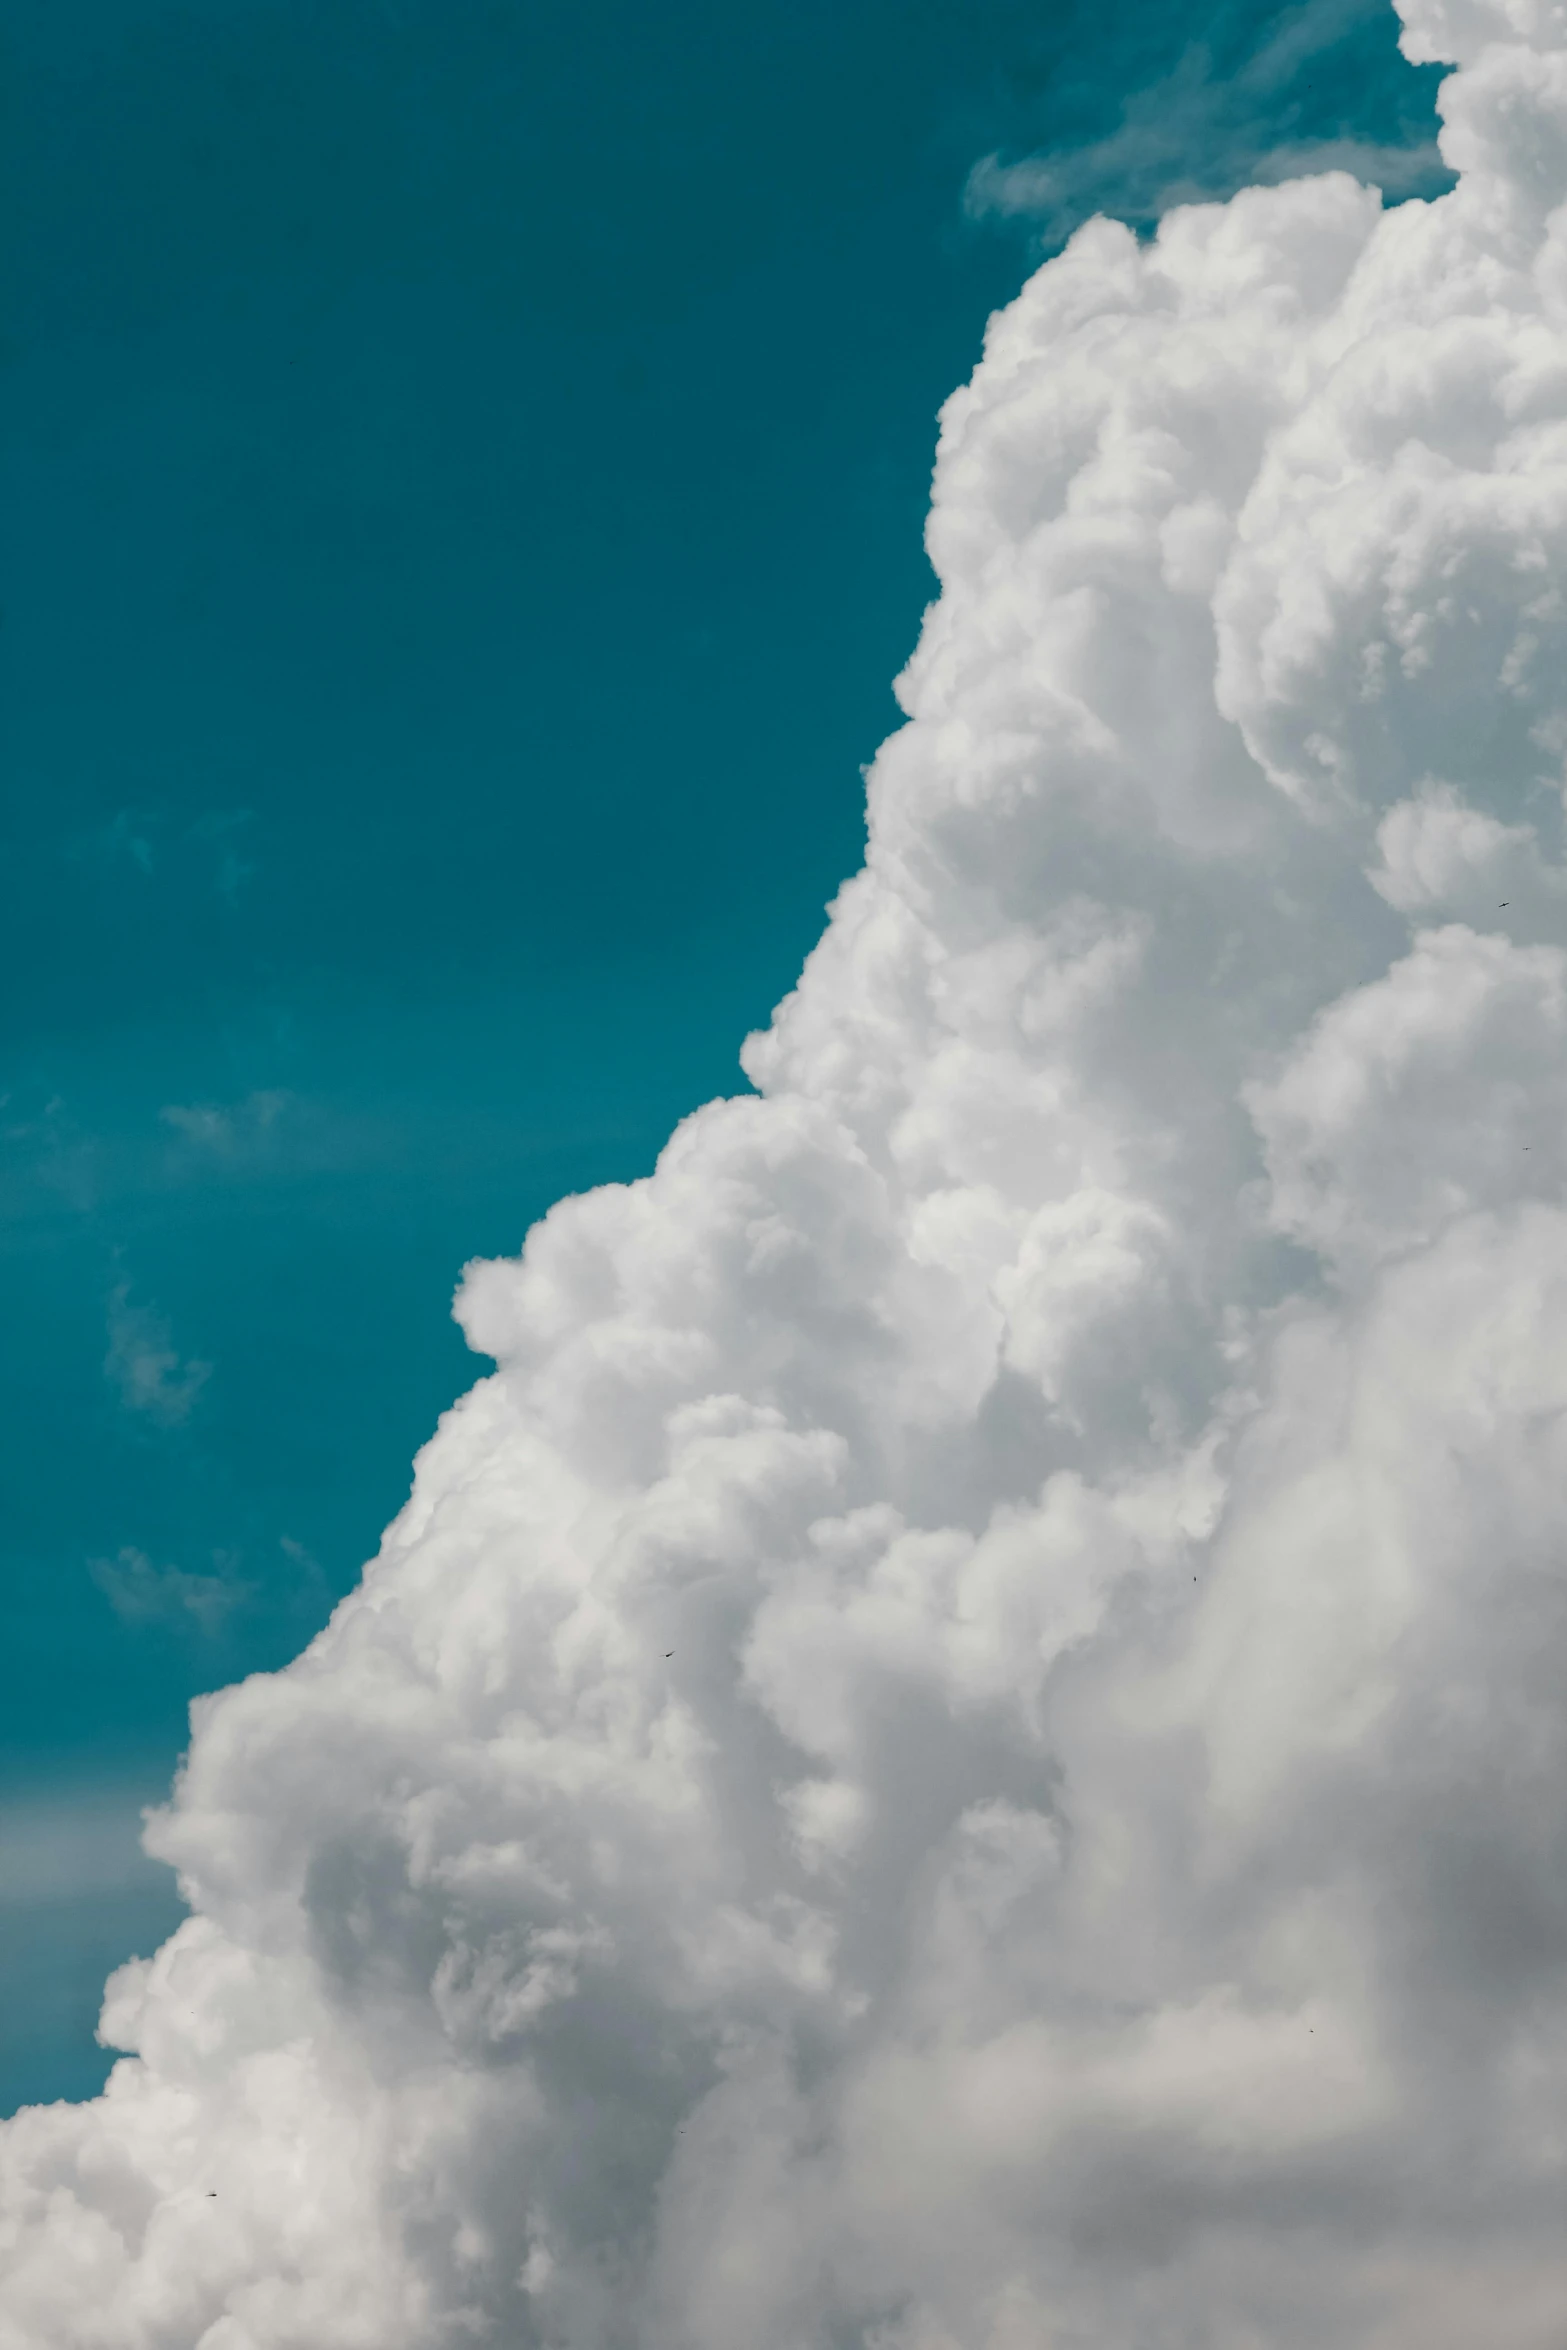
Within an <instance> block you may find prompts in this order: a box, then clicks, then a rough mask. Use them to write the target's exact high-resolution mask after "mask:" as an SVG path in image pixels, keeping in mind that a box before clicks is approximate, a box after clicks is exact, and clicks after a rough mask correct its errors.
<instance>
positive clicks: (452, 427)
mask: <svg viewBox="0 0 1567 2350" xmlns="http://www.w3.org/2000/svg"><path fill="white" fill-rule="evenodd" d="M0 71H3V76H4V85H5V92H6V95H5V100H4V104H5V113H6V127H5V137H4V140H3V142H0V152H3V158H4V160H3V162H0V171H3V173H4V175H5V176H6V178H7V180H8V182H9V184H8V185H7V186H6V187H5V188H4V190H3V191H0V207H3V212H4V216H5V217H6V218H7V219H8V221H9V222H10V223H11V233H10V234H9V236H8V239H7V241H6V249H5V253H4V256H3V267H4V272H5V278H6V285H5V292H4V304H3V315H4V320H5V329H4V334H5V340H4V347H3V351H0V358H3V367H0V401H3V417H4V426H3V446H0V467H3V474H4V481H3V496H4V503H5V510H6V513H7V517H8V519H7V525H6V531H5V542H4V551H3V565H4V578H3V581H0V725H3V738H0V757H3V762H4V766H3V839H4V851H5V853H4V857H3V860H0V888H3V891H4V916H3V921H0V956H3V957H4V959H5V965H6V969H5V985H4V990H3V1001H4V1006H5V1037H4V1047H5V1050H4V1071H3V1075H0V1093H3V1096H4V1101H3V1108H0V1145H3V1155H0V1200H3V1220H0V1285H3V1295H0V1310H3V1313H4V1319H5V1327H6V1330H7V1332H8V1336H9V1344H8V1345H7V1347H6V1349H5V1355H4V1373H3V1375H4V1379H5V1396H4V1408H3V1425H4V1428H5V1430H6V1439H7V1453H8V1459H7V1465H6V1480H5V1483H6V1495H7V1508H6V1513H5V1518H4V1523H3V1529H0V1544H3V1573H4V1582H5V1608H6V1625H7V1636H6V1639H5V1641H4V1643H3V1646H0V1676H3V1683H0V1686H3V1706H0V1759H3V1767H4V1775H5V1792H6V1810H5V1817H4V1822H3V1824H0V2016H3V2018H4V2030H5V2045H4V2050H3V2055H0V2109H3V2110H9V2109H10V2108H11V2107H13V2106H14V2105H15V2104H16V2103H18V2102H19V2101H23V2100H27V2099H36V2098H43V2097H51V2096H58V2095H72V2096H76V2095H81V2094H84V2093H86V2092H88V2091H90V2090H91V2089H92V2088H94V2087H95V2086H96V2085H97V2083H98V2082H99V2081H100V2080H101V2078H102V2075H103V2072H104V2070H105V2069H106V2059H105V2057H104V2056H103V2054H102V2052H101V2051H99V2050H98V2049H97V2048H96V2047H95V2046H94V2044H93V2039H92V2025H93V2021H94V2017H95V2014H96V2008H97V2001H98V1995H99V1991H100V1987H101V1983H102V1979H103V1975H104V1973H105V1971H106V1969H107V1968H108V1967H109V1966H111V1965H113V1964H114V1963H116V1962H117V1961H118V1960H119V1959H121V1958H123V1957H124V1956H126V1955H128V1954H129V1953H130V1952H131V1951H133V1950H138V1949H141V1950H145V1949H147V1948H149V1947H150V1946H151V1944H152V1943H153V1942H154V1941H155V1940H156V1939H157V1938H158V1937H159V1936H161V1934H162V1933H164V1932H165V1931H166V1930H167V1928H168V1926H169V1925H170V1924H171V1923H172V1921H173V1918H174V1916H175V1915H176V1914H177V1912H176V1907H175V1904H174V1901H173V1896H172V1892H171V1891H170V1889H169V1887H168V1883H167V1879H166V1876H165V1875H164V1874H163V1872H160V1871H157V1870H154V1869H153V1868H152V1867H151V1865H150V1864H148V1863H145V1862H143V1861H141V1860H140V1859H139V1858H138V1856H137V1854H136V1851H135V1825H136V1817H137V1810H138V1806H139V1805H140V1804H141V1803H142V1802H144V1801H146V1800H149V1799H150V1798H153V1797H155V1796H156V1795H157V1794H158V1792H159V1791H160V1790H161V1788H162V1787H163V1786H164V1785H165V1784H166V1783H167V1779H168V1776H169V1773H170V1770H171V1768H172V1766H173V1763H174V1761H175V1759H176V1757H177V1755H178V1752H179V1749H180V1747H181V1744H182V1742H183V1737H184V1732H185V1722H186V1707H187V1705H188V1702H189V1700H190V1698H191V1696H192V1695H193V1694H195V1693H196V1692H199V1691H200V1690H202V1689H204V1688H211V1687H214V1686H217V1685H218V1684H220V1683H222V1682H224V1681H227V1680H230V1679H232V1678H234V1677H235V1676H236V1675H239V1674H242V1673H244V1672H246V1671H249V1670H253V1669H257V1668H265V1667H267V1666H270V1665H274V1664H277V1663H279V1662H281V1661H282V1660H283V1659H284V1658H285V1657H287V1656H288V1655H290V1654H292V1653H293V1652H294V1651H295V1650H296V1649H297V1648H298V1647H299V1645H300V1644H301V1643H302V1641H303V1640H305V1639H306V1638H308V1636H309V1635H310V1633H311V1632H312V1631H313V1630H314V1629H315V1628H316V1627H317V1626H318V1625H319V1624H320V1623H321V1622H322V1621H323V1619H324V1617H325V1614H326V1613H327V1611H328V1609H329V1608H330V1606H331V1604H332V1601H333V1598H334V1597H335V1596H336V1595H338V1594H339V1593H341V1592H342V1591H343V1590H345V1589H346V1588H347V1587H348V1586H349V1585H350V1584H351V1583H352V1581H353V1579H354V1577H355V1575H356V1574H357V1571H358V1568H359V1566H360V1564H361V1562H362V1560H363V1559H364V1557H365V1556H366V1555H367V1554H368V1553H369V1552H370V1551H372V1550H373V1549H374V1546H375V1543H376V1539H377V1536H378V1533H379V1530H380V1528H381V1526H382V1524H383V1523H384V1522H385V1520H386V1519H387V1518H388V1517H389V1516H390V1515H391V1514H392V1512H393V1511H394V1510H395V1509H396V1508H397V1507H398V1505H399V1503H400V1501H401V1500H402V1497H403V1494H404V1492H405V1490H406V1486H407V1480H408V1474H409V1463H410V1460H411V1458H412V1454H413V1452H414V1450H415V1448H416V1447H417V1445H418V1444H419V1443H420V1441H421V1440H422V1438H423V1437H424V1436H425V1435H426V1434H427V1433H428V1432H429V1430H430V1429H431V1427H432V1426H433V1424H434V1420H435V1417H436V1415H437V1413H438V1412H439V1411H440V1410H441V1408H442V1407H443V1406H444V1405H445V1404H446V1403H447V1402H449V1401H450V1400H451V1399H452V1397H453V1396H454V1395H455V1394H457V1393H458V1392H459V1391H460V1389H461V1388H462V1387H463V1386H465V1385H466V1384H468V1382H469V1380H470V1379H471V1377H472V1376H473V1375H474V1373H475V1371H476V1370H478V1369H479V1368H480V1367H481V1366H479V1365H477V1364H476V1363H475V1362H474V1361H473V1359H472V1358H471V1357H469V1356H468V1355H467V1354H466V1353H465V1351H464V1349H463V1347H462V1344H461V1341H460V1339H459V1337H458V1335H457V1333H456V1331H455V1330H454V1328H453V1327H452V1326H451V1324H450V1322H449V1320H448V1315H447V1305H448V1300H449V1297H450V1293H451V1289H452V1286H453V1282H454V1280H455V1278H456V1275H457V1273H458V1271H459V1269H460V1267H461V1265H462V1263H463V1261H464V1260H465V1259H467V1258H469V1257H471V1256H474V1255H481V1254H492V1253H500V1252H510V1251H514V1250H515V1249H516V1248H517V1246H518V1245H519V1244H520V1242H521V1239H522V1237H523V1234H524V1232H525V1230H526V1228H527V1226H528V1224H529V1223H530V1222H531V1221H532V1220H533V1219H534V1218H535V1217H536V1216H537V1215H539V1214H540V1213H541V1212H542V1211H543V1209H544V1208H545V1207H547V1206H548V1204H549V1203H550V1201H551V1200H552V1199H554V1198H556V1197H557V1196H559V1195H560V1194H561V1193H562V1192H564V1191H568V1190H575V1189H580V1188H582V1187H584V1186H586V1185H590V1184H593V1183H596V1182H600V1181H603V1180H605V1179H607V1178H610V1177H623V1176H630V1175H635V1174H637V1173H640V1172H642V1171H643V1170H645V1169H646V1168H647V1166H649V1165H650V1163H651V1161H652V1159H653V1157H654V1155H655V1153H656V1151H657V1149H658V1146H659V1144H660V1143H661V1141H662V1140H663V1138H664V1136H665V1135H666V1134H667V1132H668V1130H669V1128H670V1126H671V1125H672V1123H673V1122H674V1121H675V1119H676V1118H678V1117H679V1116H680V1114H681V1113H682V1112H683V1111H685V1110H686V1109H688V1108H690V1107H691V1106H693V1105H694V1104H695V1103H697V1102H698V1101H700V1100H702V1099H704V1098H705V1097H707V1096H709V1095H710V1094H712V1093H715V1092H719V1091H726V1090H733V1089H734V1088H735V1087H736V1086H737V1085H738V1084H739V1083H740V1082H741V1080H740V1077H739V1072H738V1068H737V1066H736V1061H735V1053H736V1048H737V1045H738V1043H739V1040H740V1038H741V1036H742V1035H743V1034H744V1032H745V1031H746V1029H747V1028H749V1027H752V1026H755V1025H756V1024H758V1023H759V1022H761V1021H762V1020H764V1019H765V1017H766V1015H767V1012H768V1010H769V1008H770V1006H771V1004H772V1003H773V1001H774V1000H775V999H776V998H777V997H778V996H779V995H780V994H781V993H782V992H783V991H784V990H785V989H786V988H787V987H788V985H789V984H790V982H791V980H792V979H793V977H794V974H795V973H796V971H797V969H798V967H799V964H800V961H801V958H802V956H803V954H804V952H805V951H806V949H807V947H808V946H809V944H810V943H811V941H812V939H813V937H814V936H815V934H816V932H817V930H818V928H819V926H820V920H821V910H822V907H823V904H824V902H825V900H826V899H827V898H828V897H829V896H830V894H831V893H832V891H833V889H834V887H835V886H836V884H837V882H838V881H839V880H840V879H841V878H842V876H843V875H844V874H845V873H846V872H848V871H849V870H851V869H852V867H853V866H854V865H855V863H856V862H857V860H858V856H859V851H860V843H861V821H860V779H859V771H860V766H861V764H862V762H863V761H865V760H866V759H867V758H868V757H869V756H870V754H871V752H872V750H873V749H874V748H875V745H876V743H877V741H878V740H879V739H880V737H881V736H882V735H883V734H884V733H886V732H887V731H888V729H889V728H890V726H891V725H892V724H893V723H894V721H895V717H896V712H895V709H894V705H893V702H892V699H891V695H890V691H889V686H890V680H891V679H892V677H893V675H894V673H895V672H896V670H897V669H898V667H899V666H900V665H901V662H902V660H903V659H904V657H905V656H906V654H907V652H908V650H909V648H910V646H911V644H912V641H913V637H914V633H915V630H916V628H917V625H918V621H919V615H920V611H921V609H922V606H923V604H924V601H925V599H926V595H927V591H928V585H929V574H928V572H927V571H926V568H925V565H924V561H923V556H922V553H921V547H920V526H921V519H922V514H923V509H924V505H925V498H926V490H927V483H928V475H929V465H930V457H931V451H932V446H933V438H934V419H935V412H936V409H937V407H938V405H939V403H940V401H941V399H942V398H943V397H944V396H945V394H946V393H947V392H948V391H949V390H950V389H951V388H952V387H953V385H954V384H956V383H957V382H958V381H959V380H960V379H961V378H962V377H963V376H964V375H965V374H966V373H967V372H968V370H969V368H970V366H971V365H972V363H973V360H974V357H975V356H976V354H977V350H978V346H979V339H980V335H981V331H982V328H983V323H984V320H985V317H986V315H987V313H988V312H989V311H990V310H991V309H992V308H993V307H994V306H995V305H996V304H997V303H998V302H999V301H1001V300H1004V299H1005V298H1006V297H1007V295H1008V294H1009V293H1010V292H1011V291H1012V290H1013V289H1014V288H1015V286H1016V285H1017V284H1018V282H1019V281H1020V279H1021V277H1022V275H1023V273H1024V271H1025V270H1026V268H1027V267H1028V265H1029V262H1030V259H1031V257H1033V256H1034V255H1035V254H1037V253H1038V252H1040V251H1043V250H1046V249H1049V248H1050V247H1051V246H1052V245H1053V244H1055V243H1058V242H1059V241H1060V238H1061V236H1062V235H1063V234H1065V233H1066V232H1067V231H1068V230H1069V229H1070V227H1071V226H1072V224H1073V222H1074V221H1075V220H1076V219H1078V218H1080V217H1082V216H1083V215H1084V213H1085V212H1086V211H1088V210H1091V209H1093V208H1094V207H1095V206H1097V205H1104V206H1106V207H1107V208H1109V209H1112V210H1117V211H1121V212H1123V213H1124V214H1126V215H1127V216H1128V217H1135V218H1137V219H1139V220H1146V219H1148V218H1150V217H1151V216H1153V215H1154V214H1155V213H1156V212H1157V211H1158V209H1159V207H1160V205H1161V204H1162V203H1163V202H1164V201H1166V200H1167V199H1168V198H1169V196H1170V195H1171V194H1172V193H1175V194H1189V193H1194V192H1200V191H1201V190H1203V189H1211V190H1212V191H1213V192H1216V193H1225V192H1228V190H1229V189H1230V188H1231V187H1233V186H1235V185H1237V184H1240V183H1241V182H1242V181H1244V180H1246V179H1249V178H1252V177H1256V176H1258V175H1259V174H1261V175H1262V176H1268V175H1269V174H1270V172H1272V173H1275V174H1276V172H1277V171H1278V170H1281V169H1284V168H1299V167H1300V165H1301V164H1302V163H1307V164H1310V163H1312V162H1313V161H1321V160H1328V161H1336V160H1340V159H1343V158H1346V157H1347V158H1349V159H1351V160H1353V159H1354V158H1355V156H1356V155H1357V154H1360V155H1364V156H1365V157H1367V158H1368V159H1369V160H1368V168H1371V167H1373V166H1374V167H1377V168H1381V169H1382V171H1383V174H1384V177H1385V180H1386V184H1387V185H1388V187H1389V190H1390V192H1396V193H1400V194H1401V193H1405V192H1411V191H1414V192H1418V191H1420V190H1422V189H1427V188H1431V187H1434V186H1436V185H1438V184H1440V175H1439V174H1436V173H1435V172H1434V170H1433V165H1432V159H1431V155H1430V151H1429V141H1430V137H1431V132H1432V127H1433V126H1432V118H1431V111H1430V107H1431V96H1432V90H1433V86H1434V79H1435V77H1434V76H1433V75H1431V74H1425V73H1422V74H1417V73H1415V72H1413V71H1412V70H1411V69H1409V68H1407V67H1405V66H1404V65H1402V64H1401V62H1400V61H1399V60H1398V57H1397V54H1396V49H1395V43H1394V28H1393V20H1392V17H1391V15H1390V14H1387V13H1384V12H1383V11H1382V10H1381V9H1380V8H1375V7H1369V6H1361V7H1357V6H1351V5H1343V6H1336V7H1325V6H1320V5H1317V6H1308V7H1307V8H1304V9H1298V10H1291V11H1287V12H1283V13H1280V12H1276V11H1272V12H1270V11H1267V10H1262V9H1256V8H1239V7H1237V8H1229V9H1222V10H1218V11H1213V10H1208V9H1201V8H1191V9H1186V10H1180V9H1175V10H1172V9H1170V8H1168V7H1164V6H1150V5H1148V4H1147V0H1107V4H1105V5H1098V6H1093V7H1090V6H1088V5H1086V4H1085V5H1081V6H1077V7H1049V6H1041V5H1029V6H1022V5H1016V4H1014V0H900V4H894V0H837V4H835V5H832V6H828V5H826V4H825V0H803V4H802V0H788V4H787V5H786V4H785V0H752V4H751V5H748V6H747V7H745V8H743V9H735V8H732V7H730V8H724V7H720V6H717V5H715V4H709V0H701V4H697V0H682V4H679V5H673V6H669V7H665V8H662V9H659V10H656V11H655V10H648V9H645V8H634V7H630V6H625V5H611V6H604V7H600V8H596V9H586V8H584V7H582V6H581V5H580V0H574V4H570V5H568V4H565V0H538V4H533V5H523V4H521V0H456V4H453V0H422V4H421V0H288V4H284V0H205V4H203V5H201V6H199V7H198V6H191V7H189V8H186V9H180V8H171V7H167V6H154V5H147V4H144V0H112V4H109V0H101V4H99V5H92V4H91V0H83V4H82V5H79V6H75V7H72V8H70V9H68V10H62V9H59V8H58V7H54V6H48V5H45V4H44V0H0Z"/></svg>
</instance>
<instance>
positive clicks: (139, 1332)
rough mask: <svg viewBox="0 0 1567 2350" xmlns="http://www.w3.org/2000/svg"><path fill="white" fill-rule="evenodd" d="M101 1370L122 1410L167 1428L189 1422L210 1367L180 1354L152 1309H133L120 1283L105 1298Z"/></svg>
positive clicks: (127, 1285) (127, 1289)
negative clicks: (105, 1333)
mask: <svg viewBox="0 0 1567 2350" xmlns="http://www.w3.org/2000/svg"><path fill="white" fill-rule="evenodd" d="M103 1370H104V1376H105V1378H106V1379H108V1380H110V1381H111V1382H112V1383H113V1385H114V1386H116V1387H117V1388H118V1389H119V1391H120V1400H121V1402H122V1403H123V1404H124V1405H125V1408H126V1410H127V1411H132V1412H142V1413H145V1415H146V1417H147V1418H148V1419H150V1420H156V1421H158V1422H160V1423H161V1424H162V1425H163V1426H164V1427H166V1428H173V1427H177V1426H178V1425H179V1423H180V1422H181V1421H182V1420H185V1419H188V1418H189V1416H190V1411H191V1406H192V1405H193V1404H194V1403H195V1401H196V1398H197V1396H198V1395H199V1394H200V1393H201V1391H202V1389H203V1388H204V1387H205V1386H206V1384H207V1381H208V1380H209V1379H210V1378H211V1376H212V1365H211V1364H210V1363H203V1362H198V1361H197V1360H195V1359H194V1358H189V1359H187V1358H184V1357H182V1356H181V1355H180V1353H179V1350H178V1349H177V1348H176V1346H175V1344H174V1338H173V1333H172V1332H171V1330H170V1328H169V1325H168V1323H167V1321H166V1320H165V1319H164V1317H163V1316H162V1315H161V1314H160V1313H158V1312H157V1311H156V1309H155V1308H153V1307H152V1306H140V1305H133V1304H132V1302H131V1291H130V1283H129V1282H128V1281H122V1282H119V1283H118V1284H117V1285H116V1287H115V1288H114V1289H113V1291H112V1292H111V1293H110V1297H109V1349H108V1352H107V1354H106V1355H105V1356H104V1358H103Z"/></svg>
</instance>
